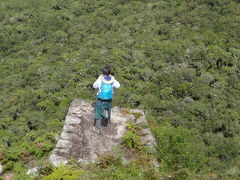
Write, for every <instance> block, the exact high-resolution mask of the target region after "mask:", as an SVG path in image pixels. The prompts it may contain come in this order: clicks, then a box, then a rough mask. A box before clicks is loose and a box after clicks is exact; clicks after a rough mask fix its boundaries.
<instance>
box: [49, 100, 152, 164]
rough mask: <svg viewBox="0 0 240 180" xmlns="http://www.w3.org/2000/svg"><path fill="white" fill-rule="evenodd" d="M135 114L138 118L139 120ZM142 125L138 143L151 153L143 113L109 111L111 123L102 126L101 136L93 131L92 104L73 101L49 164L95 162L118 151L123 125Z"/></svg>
mask: <svg viewBox="0 0 240 180" xmlns="http://www.w3.org/2000/svg"><path fill="white" fill-rule="evenodd" d="M134 114H138V118H136V117H135V115H134ZM128 121H131V122H134V123H135V124H136V125H142V126H141V127H142V129H141V142H142V144H144V145H145V146H148V147H149V148H150V149H151V150H153V151H154V145H155V139H154V137H153V135H152V133H151V130H150V129H149V128H148V122H147V120H146V117H145V115H144V112H143V111H141V110H138V109H124V110H123V109H121V108H119V107H113V108H112V114H111V123H110V124H109V123H107V122H102V127H103V128H102V133H101V135H98V134H96V133H94V132H93V131H92V127H93V124H94V103H92V102H88V101H84V100H81V99H75V100H74V101H73V102H72V103H71V105H70V107H69V110H68V113H67V116H66V119H65V121H64V127H63V130H62V133H61V136H60V137H59V140H58V142H57V144H56V147H55V149H54V151H53V152H52V154H51V156H50V158H49V160H50V162H51V163H52V164H53V165H54V166H58V165H59V164H60V163H63V164H67V163H68V160H69V159H77V160H78V162H79V163H82V164H85V163H89V162H94V161H95V160H96V159H97V158H98V157H99V155H101V154H104V153H107V152H111V151H113V149H114V148H115V147H120V145H121V142H122V136H123V135H124V132H125V130H126V122H128Z"/></svg>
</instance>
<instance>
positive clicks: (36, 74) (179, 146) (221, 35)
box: [0, 0, 240, 179]
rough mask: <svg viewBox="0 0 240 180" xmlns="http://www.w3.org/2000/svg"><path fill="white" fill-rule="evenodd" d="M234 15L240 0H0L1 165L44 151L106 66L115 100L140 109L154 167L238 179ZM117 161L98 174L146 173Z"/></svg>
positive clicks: (19, 168) (238, 16)
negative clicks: (152, 139) (152, 144)
mask: <svg viewBox="0 0 240 180" xmlns="http://www.w3.org/2000/svg"><path fill="white" fill-rule="evenodd" d="M239 21H240V4H239V1H238V0H182V1H179V0H168V1H167V0H162V1H158V0H152V1H151V2H150V1H145V0H136V1H133V0H112V1H104V0H88V1H85V0H79V1H76V0H68V1H63V0H53V1H46V0H42V1H37V0H2V1H1V6H0V41H1V44H0V163H1V164H3V166H4V172H8V171H12V172H14V173H15V174H18V173H19V172H25V170H26V169H27V166H28V163H29V162H31V161H32V160H33V159H34V160H36V161H38V160H39V159H42V158H46V157H47V156H48V154H49V152H51V150H52V148H53V147H54V144H55V136H56V135H57V134H59V132H60V130H61V128H62V123H61V121H62V120H63V119H64V117H65V115H66V112H67V109H68V106H69V103H70V102H71V101H72V100H73V99H74V98H84V99H89V100H94V99H95V97H94V90H93V88H92V83H93V82H94V80H95V79H96V78H97V77H98V76H99V74H100V72H101V71H100V67H103V66H104V65H105V64H111V65H112V66H113V67H114V73H115V76H116V78H117V79H118V80H119V81H120V83H121V85H122V86H121V88H120V89H119V90H118V91H116V94H115V99H114V103H115V105H120V106H124V107H135V108H142V109H144V110H145V111H146V113H147V115H148V119H149V121H150V122H151V123H150V125H151V127H152V130H153V131H154V133H155V136H156V138H157V142H158V146H157V153H156V156H157V157H158V160H159V163H160V164H161V166H160V167H159V172H161V173H167V174H171V175H172V176H175V175H176V176H178V177H181V178H187V177H196V178H198V179H207V178H213V177H214V178H218V179H219V178H222V179H224V178H225V179H226V178H227V179H229V178H230V179H237V178H239V176H240V174H239V166H240V111H239V109H240V76H239V72H240V34H239V29H240V23H239ZM125 138H127V139H128V140H127V142H129V139H132V140H133V143H132V144H130V145H129V146H135V144H136V142H137V140H136V137H134V134H129V135H128V136H127V137H125ZM110 164H111V163H110ZM130 164H131V163H130ZM114 167H116V168H117V170H116V171H112V170H111V168H114ZM123 167H124V166H123V165H121V164H120V165H119V166H118V165H116V164H113V165H112V164H111V165H109V166H107V167H106V169H108V170H106V172H109V173H111V172H114V173H115V174H116V176H111V177H119V179H121V178H120V175H119V174H120V172H124V174H123V176H122V177H124V178H125V177H127V176H129V177H130V176H131V177H134V175H136V174H138V175H139V176H136V177H139V178H143V177H144V176H141V172H142V170H143V171H144V169H140V168H136V166H135V165H134V163H133V164H132V165H129V167H128V168H127V169H124V168H123ZM149 168H150V167H149ZM119 169H122V171H118V170H119ZM123 169H124V170H123ZM129 171H130V172H129ZM54 172H56V173H57V171H54ZM131 173H133V174H134V175H133V174H131ZM150 174H151V173H150ZM140 176H141V177H140ZM105 177H107V176H105ZM122 179H123V178H122Z"/></svg>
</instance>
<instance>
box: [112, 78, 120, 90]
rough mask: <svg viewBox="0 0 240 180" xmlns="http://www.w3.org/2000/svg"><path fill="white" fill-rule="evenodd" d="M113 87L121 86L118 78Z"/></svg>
mask: <svg viewBox="0 0 240 180" xmlns="http://www.w3.org/2000/svg"><path fill="white" fill-rule="evenodd" d="M113 87H115V88H120V83H119V82H118V81H117V80H116V79H115V80H114V82H113Z"/></svg>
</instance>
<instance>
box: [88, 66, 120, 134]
mask: <svg viewBox="0 0 240 180" xmlns="http://www.w3.org/2000/svg"><path fill="white" fill-rule="evenodd" d="M93 87H94V88H97V89H98V93H97V100H96V111H95V125H94V127H93V132H95V133H97V134H98V135H100V134H101V124H102V120H107V121H108V123H110V118H111V108H112V97H113V89H114V88H119V87H120V84H119V82H118V81H117V80H116V79H115V78H114V76H113V73H112V70H111V67H109V66H105V67H104V68H103V70H102V75H100V76H99V78H98V79H97V80H96V82H95V83H94V84H93Z"/></svg>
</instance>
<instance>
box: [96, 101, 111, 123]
mask: <svg viewBox="0 0 240 180" xmlns="http://www.w3.org/2000/svg"><path fill="white" fill-rule="evenodd" d="M111 108H112V101H111V100H107V101H103V100H100V99H97V101H96V111H95V119H110V118H111ZM104 109H105V110H106V111H107V113H108V118H107V117H106V114H105V112H104Z"/></svg>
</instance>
